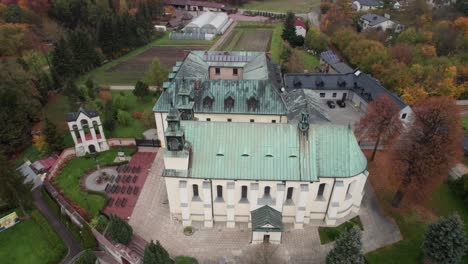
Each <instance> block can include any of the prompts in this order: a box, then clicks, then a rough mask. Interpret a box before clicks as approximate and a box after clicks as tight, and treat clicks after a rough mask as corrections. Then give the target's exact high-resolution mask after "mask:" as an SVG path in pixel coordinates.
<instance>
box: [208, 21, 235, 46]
mask: <svg viewBox="0 0 468 264" xmlns="http://www.w3.org/2000/svg"><path fill="white" fill-rule="evenodd" d="M236 25H237V21H234V22H232V24H231V25H230V26H229V28H228V30H226V32H224V34H223V35H222V36H221V37H220V38H219V39H218V41H216V43H215V44H213V46H211V48H210V50H216V48H217V47H218V46H219V45H221V44H222V43H223V41H224V39H226V38H227V36H229V33H231V31H232V30H233V29H234V28H235V27H236Z"/></svg>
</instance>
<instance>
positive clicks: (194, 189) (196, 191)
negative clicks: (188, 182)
mask: <svg viewBox="0 0 468 264" xmlns="http://www.w3.org/2000/svg"><path fill="white" fill-rule="evenodd" d="M192 190H193V197H194V198H195V197H198V185H197V184H193V185H192Z"/></svg>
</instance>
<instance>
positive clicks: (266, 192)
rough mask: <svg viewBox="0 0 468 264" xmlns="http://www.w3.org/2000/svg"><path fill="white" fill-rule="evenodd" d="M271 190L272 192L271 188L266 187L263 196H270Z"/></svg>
mask: <svg viewBox="0 0 468 264" xmlns="http://www.w3.org/2000/svg"><path fill="white" fill-rule="evenodd" d="M270 190H271V187H270V186H265V189H264V190H263V196H265V197H268V196H270Z"/></svg>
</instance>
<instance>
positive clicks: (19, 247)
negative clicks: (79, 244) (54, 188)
mask: <svg viewBox="0 0 468 264" xmlns="http://www.w3.org/2000/svg"><path fill="white" fill-rule="evenodd" d="M32 214H35V215H36V217H32V218H30V219H28V220H25V221H22V222H20V223H18V224H17V225H15V226H14V227H12V228H9V229H7V230H5V231H3V232H1V233H0V260H1V262H2V263H15V264H22V263H24V264H29V263H38V264H40V263H44V264H46V263H59V262H60V260H61V259H62V258H63V257H64V256H65V255H66V254H67V248H66V246H65V244H64V243H63V241H62V240H61V239H60V237H59V236H58V235H57V234H56V233H55V231H54V230H53V229H52V227H51V226H50V225H49V224H48V222H47V220H46V219H45V218H44V217H43V216H42V215H41V214H40V213H39V212H38V211H36V210H35V211H33V212H32Z"/></svg>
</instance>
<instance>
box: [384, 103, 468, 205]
mask: <svg viewBox="0 0 468 264" xmlns="http://www.w3.org/2000/svg"><path fill="white" fill-rule="evenodd" d="M412 111H413V113H412V115H411V116H412V117H411V121H412V123H411V125H410V126H409V127H408V128H406V130H405V132H404V133H403V134H402V137H401V139H400V142H399V144H396V145H395V148H394V149H393V152H394V153H393V154H394V155H393V156H394V160H395V165H396V168H397V175H398V176H399V177H400V186H399V187H398V190H397V191H396V193H395V195H394V197H393V201H392V205H393V206H394V207H398V206H399V205H400V203H401V201H402V199H403V197H404V196H405V195H406V194H407V193H411V194H412V195H414V197H415V198H425V197H427V196H428V195H429V194H430V193H432V191H433V190H434V189H435V188H437V187H438V186H439V185H440V183H441V182H442V181H443V180H444V179H446V176H447V173H448V170H449V168H451V167H452V165H453V164H454V163H455V162H456V161H457V160H458V159H459V158H460V156H461V147H460V146H461V142H462V139H463V131H462V128H461V124H460V113H459V110H458V108H457V106H456V104H455V100H454V99H452V98H450V97H444V96H442V97H430V98H428V99H425V100H421V101H418V102H416V103H415V104H414V105H413V107H412Z"/></svg>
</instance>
